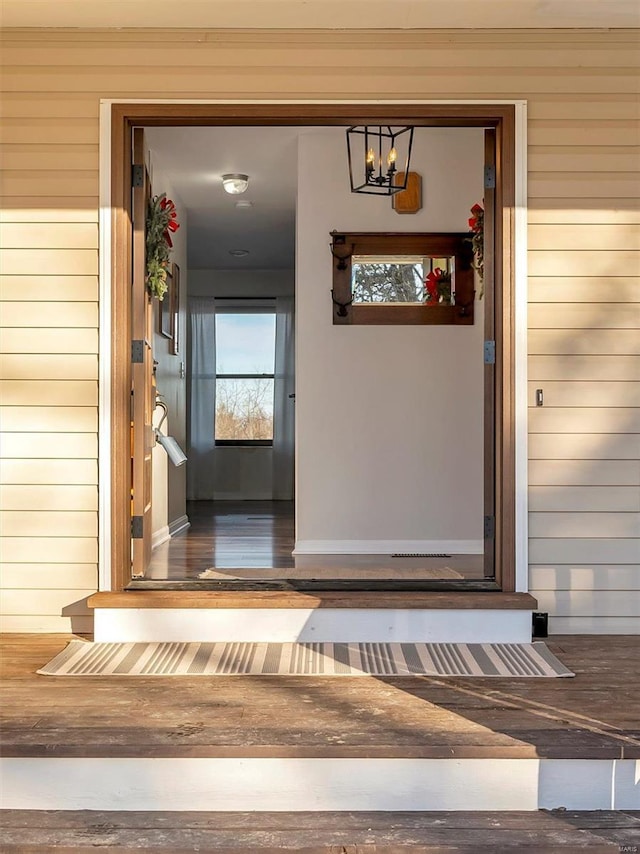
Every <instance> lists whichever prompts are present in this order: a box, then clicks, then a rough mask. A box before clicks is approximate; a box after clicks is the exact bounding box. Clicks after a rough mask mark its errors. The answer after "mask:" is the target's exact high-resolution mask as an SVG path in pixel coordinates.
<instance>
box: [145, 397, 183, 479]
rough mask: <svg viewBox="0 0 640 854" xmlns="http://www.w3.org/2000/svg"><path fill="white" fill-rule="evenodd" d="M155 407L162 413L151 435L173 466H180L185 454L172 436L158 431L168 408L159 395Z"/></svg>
mask: <svg viewBox="0 0 640 854" xmlns="http://www.w3.org/2000/svg"><path fill="white" fill-rule="evenodd" d="M156 409H162V412H163V415H162V418H161V419H160V423H159V424H158V426H157V427H154V429H153V435H154V436H155V439H156V442H157V444H158V445H160V446H161V447H163V448H164V449H165V451H166V452H167V456H168V457H169V459H170V460H171V462H172V463H173V464H174V466H182V465H184V464H185V463H186V461H187V455H186V454H185V452H184V451H183V450H182V448H181V447H180V445H179V444H178V443H177V442H176V440H175V439H174V438H173V436H165V435H164V433H161V432H160V428H161V427H162V425H163V423H164V421H165V420H166V418H167V415H168V414H169V410H168V408H167V404H166V403H165V401H164V400H163V399H162V398H161V397H160V395H157V396H156Z"/></svg>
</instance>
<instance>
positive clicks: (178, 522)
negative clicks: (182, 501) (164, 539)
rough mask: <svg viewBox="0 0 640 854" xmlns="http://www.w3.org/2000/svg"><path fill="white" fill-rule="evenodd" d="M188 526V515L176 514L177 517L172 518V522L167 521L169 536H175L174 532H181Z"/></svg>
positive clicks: (189, 525) (189, 523) (189, 524)
mask: <svg viewBox="0 0 640 854" xmlns="http://www.w3.org/2000/svg"><path fill="white" fill-rule="evenodd" d="M190 527H191V522H190V521H189V517H188V516H178V518H177V519H174V520H173V522H169V534H170V536H172V537H175V536H176V534H181V533H182V532H183V531H186V530H187V528H190Z"/></svg>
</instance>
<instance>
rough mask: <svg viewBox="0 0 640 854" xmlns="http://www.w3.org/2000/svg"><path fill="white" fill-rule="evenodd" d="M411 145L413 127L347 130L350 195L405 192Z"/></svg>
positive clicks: (365, 127) (362, 126)
mask: <svg viewBox="0 0 640 854" xmlns="http://www.w3.org/2000/svg"><path fill="white" fill-rule="evenodd" d="M412 144H413V128H412V127H399V128H394V127H389V126H388V125H377V126H375V125H371V126H369V125H358V126H354V127H350V128H349V129H348V130H347V154H348V157H349V180H350V181H351V192H352V193H368V194H369V195H372V196H391V195H393V194H394V193H399V192H400V191H401V190H406V189H407V178H408V176H409V160H410V159H411V146H412ZM361 146H362V147H361Z"/></svg>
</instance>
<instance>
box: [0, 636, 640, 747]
mask: <svg viewBox="0 0 640 854" xmlns="http://www.w3.org/2000/svg"><path fill="white" fill-rule="evenodd" d="M68 639H69V638H68V637H66V636H62V635H4V636H3V638H2V641H1V644H0V653H1V668H0V673H1V678H2V686H1V689H0V690H1V695H2V712H1V718H0V722H1V724H2V749H3V754H4V755H5V756H57V757H63V756H111V757H114V756H117V757H125V756H163V757H171V756H208V757H210V756H245V755H251V756H254V757H255V756H271V757H273V756H287V757H289V756H296V757H299V756H304V757H309V756H313V757H330V756H339V757H389V758H392V757H414V758H415V757H432V758H435V757H447V758H449V757H452V756H453V757H467V758H480V757H493V758H496V757H503V758H512V757H513V758H515V757H518V758H529V757H544V758H564V759H580V758H594V759H616V758H627V759H640V704H639V702H638V685H639V684H640V637H632V636H622V637H621V636H593V635H592V636H564V637H556V638H552V639H550V642H549V646H550V648H551V650H552V651H553V652H554V653H555V654H556V655H557V656H558V657H559V658H560V659H561V660H562V661H563V662H564V663H565V664H566V665H567V666H568V667H569V668H570V669H571V670H573V671H574V672H575V673H576V677H575V678H570V679H484V680H483V679H481V680H478V679H476V680H473V679H457V678H432V677H402V678H378V677H359V678H346V677H343V678H340V679H330V678H322V677H320V678H318V677H316V678H306V677H255V676H252V677H214V678H212V679H207V678H202V677H199V678H198V677H196V678H190V677H179V678H174V679H168V678H162V677H140V678H135V679H116V678H112V677H111V678H110V677H85V678H72V677H47V676H38V675H37V674H36V673H35V671H36V669H37V668H38V667H40V666H41V665H42V664H44V663H45V662H47V661H48V660H49V659H50V658H52V657H53V656H54V655H55V654H56V653H57V652H59V651H60V650H61V649H63V648H64V646H65V645H66V642H67V640H68Z"/></svg>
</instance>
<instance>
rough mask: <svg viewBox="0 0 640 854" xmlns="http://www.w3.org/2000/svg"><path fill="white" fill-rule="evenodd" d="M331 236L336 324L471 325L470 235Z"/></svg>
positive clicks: (442, 233) (384, 234)
mask: <svg viewBox="0 0 640 854" xmlns="http://www.w3.org/2000/svg"><path fill="white" fill-rule="evenodd" d="M330 236H331V254H332V261H333V288H332V298H333V322H334V324H354V323H355V324H368V325H374V324H406V325H446V324H448V325H471V324H473V306H474V299H475V291H474V272H473V267H472V260H473V252H472V247H471V242H470V236H469V234H468V233H463V234H454V233H449V232H441V233H436V232H428V233H426V232H425V233H388V232H385V233H371V232H369V233H364V232H336V231H332V232H331V235H330Z"/></svg>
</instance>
